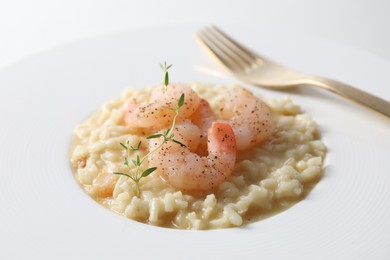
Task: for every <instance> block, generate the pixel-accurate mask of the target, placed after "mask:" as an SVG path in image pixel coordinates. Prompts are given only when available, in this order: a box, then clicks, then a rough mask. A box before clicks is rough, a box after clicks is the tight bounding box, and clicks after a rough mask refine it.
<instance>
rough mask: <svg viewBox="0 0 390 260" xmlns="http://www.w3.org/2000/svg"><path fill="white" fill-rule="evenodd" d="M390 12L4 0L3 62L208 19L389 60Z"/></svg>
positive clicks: (378, 3) (275, 4) (297, 1)
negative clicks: (74, 44)
mask: <svg viewBox="0 0 390 260" xmlns="http://www.w3.org/2000/svg"><path fill="white" fill-rule="evenodd" d="M389 11H390V1H388V0H356V1H350V0H339V1H337V0H320V1H313V0H294V1H292V0H291V1H288V0H273V1H264V0H259V1H256V0H239V1H229V0H215V1H213V0H208V1H206V0H188V1H180V0H163V1H158V0H153V1H141V0H137V1H133V0H110V1H109V0H0V68H1V67H4V66H6V65H8V64H12V63H14V62H17V61H19V60H21V59H23V58H25V57H28V56H31V55H34V54H36V53H40V52H42V51H45V50H47V49H52V48H54V47H57V46H60V45H63V44H66V43H69V42H74V41H77V40H80V39H83V38H86V37H91V36H96V35H101V34H105V33H110V32H115V31H123V30H127V29H142V28H146V27H155V26H172V25H185V24H192V25H193V24H196V25H198V24H199V25H200V26H202V25H208V24H210V23H213V24H216V25H220V26H223V25H224V24H236V23H238V24H240V25H246V24H247V25H251V24H259V25H261V26H268V25H269V26H272V27H273V28H283V29H284V30H285V29H286V28H287V29H288V30H292V31H296V32H300V33H305V34H310V35H314V36H316V37H323V38H324V39H331V40H334V41H336V42H340V43H342V44H346V45H348V46H351V47H354V48H358V49H361V50H364V51H368V52H371V53H373V54H376V55H378V56H381V57H383V58H385V59H387V60H389V59H390V15H389ZM253 33H256V34H259V37H260V36H261V31H258V32H253ZM287 41H288V39H286V42H287Z"/></svg>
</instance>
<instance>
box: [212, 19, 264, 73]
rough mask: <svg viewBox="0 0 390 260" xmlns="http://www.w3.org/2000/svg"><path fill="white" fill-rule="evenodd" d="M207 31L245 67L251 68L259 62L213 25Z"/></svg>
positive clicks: (255, 56) (251, 53) (256, 57)
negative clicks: (243, 63)
mask: <svg viewBox="0 0 390 260" xmlns="http://www.w3.org/2000/svg"><path fill="white" fill-rule="evenodd" d="M209 31H211V32H213V35H214V37H215V38H217V39H218V40H219V42H220V43H221V45H224V46H226V48H227V49H228V50H229V51H231V52H233V53H234V55H236V56H238V57H240V59H242V60H243V62H245V63H246V64H247V65H249V66H252V65H254V63H257V62H258V61H259V60H260V59H259V58H258V56H257V55H256V54H255V53H254V52H252V51H251V50H249V49H247V48H245V47H244V46H243V45H241V44H239V43H238V42H237V41H235V40H234V39H233V38H231V37H230V36H228V35H227V34H226V33H224V32H223V31H222V30H221V29H219V28H218V27H216V26H215V25H212V26H211V27H210V29H209ZM260 61H261V60H260Z"/></svg>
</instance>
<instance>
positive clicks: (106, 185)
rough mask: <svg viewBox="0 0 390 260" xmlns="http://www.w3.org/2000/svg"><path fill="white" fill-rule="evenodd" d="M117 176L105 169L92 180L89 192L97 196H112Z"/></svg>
mask: <svg viewBox="0 0 390 260" xmlns="http://www.w3.org/2000/svg"><path fill="white" fill-rule="evenodd" d="M117 181H118V176H117V175H114V174H112V173H108V172H105V171H102V172H100V173H99V174H98V175H97V176H96V178H95V179H94V180H93V183H92V186H91V192H92V194H93V195H94V196H96V197H98V198H106V197H110V196H112V193H113V191H114V188H115V184H116V182H117Z"/></svg>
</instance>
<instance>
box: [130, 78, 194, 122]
mask: <svg viewBox="0 0 390 260" xmlns="http://www.w3.org/2000/svg"><path fill="white" fill-rule="evenodd" d="M181 94H184V96H185V100H184V105H183V106H182V107H181V109H180V114H179V116H178V118H177V121H181V120H183V119H185V118H188V117H189V116H191V114H193V113H194V112H195V110H196V109H197V107H198V105H199V103H200V97H199V96H198V95H197V94H196V93H195V91H193V90H192V89H191V88H190V87H189V86H187V85H184V84H174V83H170V84H169V85H168V87H167V90H165V89H164V86H163V85H159V86H157V87H156V88H155V89H154V91H153V93H152V95H151V96H150V99H149V100H148V101H147V102H146V103H141V104H139V103H138V102H137V101H136V100H135V99H133V100H131V101H130V102H129V103H128V104H127V107H126V108H125V113H124V116H123V121H124V123H125V124H126V125H128V126H131V127H141V128H150V127H153V126H159V127H163V126H167V125H169V124H171V123H172V120H173V118H174V117H175V111H172V110H170V109H167V108H164V107H172V108H174V107H176V106H177V102H178V100H179V98H180V96H181Z"/></svg>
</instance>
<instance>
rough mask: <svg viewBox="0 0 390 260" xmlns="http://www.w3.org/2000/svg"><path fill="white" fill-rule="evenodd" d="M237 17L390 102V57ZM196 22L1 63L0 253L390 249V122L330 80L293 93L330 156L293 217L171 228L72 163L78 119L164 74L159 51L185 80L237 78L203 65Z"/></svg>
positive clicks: (244, 35)
mask: <svg viewBox="0 0 390 260" xmlns="http://www.w3.org/2000/svg"><path fill="white" fill-rule="evenodd" d="M224 28H225V29H226V30H227V31H228V32H230V33H231V34H232V35H234V36H236V38H238V39H240V40H241V41H242V42H247V43H248V44H249V45H250V46H252V48H254V49H256V50H258V51H261V52H262V53H263V54H265V55H267V56H269V57H272V58H274V59H276V60H279V61H280V62H282V63H285V64H287V65H289V66H292V67H294V68H295V69H297V70H301V71H305V72H308V73H315V74H322V75H326V76H332V77H334V78H336V79H338V80H341V81H345V82H348V83H350V84H352V85H355V86H359V87H360V88H363V89H366V90H367V91H370V92H372V93H374V94H377V95H379V96H382V97H383V98H385V99H387V100H390V88H389V82H390V73H389V72H390V63H389V62H386V61H383V60H381V59H379V58H376V57H374V56H371V55H369V54H367V53H364V52H361V51H358V50H355V49H353V48H350V47H347V46H341V45H338V44H335V43H332V42H329V41H324V40H320V39H314V38H310V37H307V36H299V35H296V34H291V33H288V32H280V31H277V32H276V31H273V30H271V29H266V28H261V29H260V28H258V29H257V31H258V32H259V33H258V34H251V33H250V32H251V31H252V30H250V29H248V28H247V27H241V28H238V27H229V26H228V27H224ZM195 29H196V28H189V27H186V28H160V29H158V28H157V29H150V30H140V31H130V32H124V33H120V34H114V35H108V36H105V37H101V38H94V39H90V40H86V41H83V42H79V43H75V44H72V45H69V46H65V47H63V48H60V49H56V50H53V51H50V52H47V53H45V54H42V55H39V56H37V57H34V58H31V59H29V60H26V61H24V62H22V63H19V64H17V65H14V66H11V67H9V68H7V69H4V70H3V71H1V72H0V108H1V109H0V122H1V128H0V133H1V134H0V144H1V148H0V163H1V181H0V208H1V213H0V248H1V249H0V259H130V258H134V259H136V258H137V259H141V258H142V259H144V258H154V259H157V258H158V259H168V257H169V258H172V259H184V258H185V259H216V258H222V257H223V258H231V259H237V258H241V259H242V258H251V259H287V258H288V259H298V258H299V259H303V258H306V259H357V258H359V259H389V258H390V199H389V197H390V189H389V186H390V121H389V119H387V118H385V117H382V116H380V115H377V114H374V113H371V112H369V111H367V110H365V109H364V108H362V107H360V106H358V105H355V104H353V103H350V102H347V101H344V100H343V99H341V98H339V97H336V96H333V95H332V94H328V93H325V92H323V91H320V90H318V91H317V90H311V89H308V88H301V89H299V90H294V91H289V92H288V93H287V94H288V95H291V96H292V97H293V99H294V100H295V101H296V102H297V103H299V104H301V105H302V108H303V110H304V111H305V112H306V113H309V114H312V115H313V116H314V118H315V119H316V120H317V122H318V124H319V127H320V130H321V132H322V135H323V140H324V142H325V143H326V145H327V146H328V148H329V154H328V156H327V158H326V170H325V176H324V178H323V179H322V180H321V181H320V182H319V184H318V185H317V186H316V187H315V188H314V190H313V191H312V192H311V193H310V195H309V196H308V198H307V199H305V200H303V201H302V202H300V203H298V204H297V205H295V206H294V207H292V208H291V209H289V210H287V211H285V212H283V213H281V214H278V215H276V216H273V217H271V218H268V219H266V220H263V221H261V222H257V223H254V224H251V225H248V226H244V227H242V228H231V229H222V230H212V231H186V230H173V229H164V228H158V227H154V226H150V225H145V224H140V223H138V222H135V221H132V220H129V219H126V218H124V217H121V216H119V215H116V214H113V213H111V212H110V211H108V210H106V209H104V208H103V207H101V206H100V205H98V204H96V203H95V202H94V201H93V200H91V199H90V198H89V197H88V196H87V195H86V194H85V193H84V192H83V191H82V190H81V189H80V188H79V186H78V184H77V183H76V181H75V180H74V178H73V175H72V172H71V170H70V167H69V162H68V149H69V143H70V140H71V137H72V130H73V128H74V127H75V126H76V125H77V124H78V123H80V122H81V121H82V120H84V119H85V118H86V117H87V116H89V115H90V114H91V113H92V112H93V111H95V110H96V109H97V108H98V107H99V106H100V105H101V104H102V103H103V102H105V101H107V100H109V99H111V98H115V97H118V96H119V95H120V94H121V92H122V90H123V89H124V88H125V87H127V86H129V85H133V86H141V87H142V86H146V85H151V84H154V83H156V82H158V81H160V80H161V79H162V73H161V71H160V68H159V65H158V63H159V62H161V61H165V60H167V61H168V62H169V63H173V64H174V67H173V68H172V71H171V74H170V76H171V80H172V81H184V82H189V81H207V82H216V83H217V82H218V83H221V82H222V83H226V84H231V83H233V82H235V81H234V80H232V79H229V78H224V79H218V78H213V77H210V76H208V75H203V74H199V73H197V72H195V71H194V70H193V66H194V65H202V66H208V67H211V68H215V67H214V65H213V63H212V61H211V60H210V59H209V58H208V57H207V56H206V54H204V53H203V51H202V50H201V49H200V48H199V46H197V44H196V43H195V41H194V40H193V39H192V37H191V33H192V32H194V31H195ZM252 29H253V28H252ZM254 90H255V89H254ZM257 91H260V92H261V93H262V94H263V95H266V96H275V97H276V96H284V95H286V92H272V91H266V90H260V89H259V90H257ZM115 257H117V258H115Z"/></svg>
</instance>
